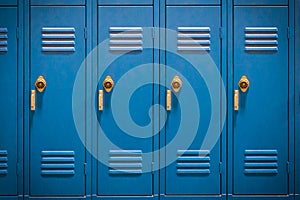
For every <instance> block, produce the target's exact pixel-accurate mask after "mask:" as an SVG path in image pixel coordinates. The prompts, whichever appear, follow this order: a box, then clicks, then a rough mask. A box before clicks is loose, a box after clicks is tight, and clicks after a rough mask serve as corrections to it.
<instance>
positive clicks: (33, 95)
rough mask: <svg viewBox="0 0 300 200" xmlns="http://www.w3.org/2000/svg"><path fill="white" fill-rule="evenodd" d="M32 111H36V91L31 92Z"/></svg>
mask: <svg viewBox="0 0 300 200" xmlns="http://www.w3.org/2000/svg"><path fill="white" fill-rule="evenodd" d="M30 109H31V110H35V90H31V105H30Z"/></svg>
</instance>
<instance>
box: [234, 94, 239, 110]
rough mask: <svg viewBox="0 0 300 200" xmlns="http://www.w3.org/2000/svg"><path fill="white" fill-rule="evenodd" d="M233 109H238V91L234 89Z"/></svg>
mask: <svg viewBox="0 0 300 200" xmlns="http://www.w3.org/2000/svg"><path fill="white" fill-rule="evenodd" d="M234 110H239V91H238V90H234Z"/></svg>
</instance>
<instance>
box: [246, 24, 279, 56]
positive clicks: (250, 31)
mask: <svg viewBox="0 0 300 200" xmlns="http://www.w3.org/2000/svg"><path fill="white" fill-rule="evenodd" d="M245 39H246V40H245V51H248V52H254V53H255V52H256V53H259V52H271V53H272V52H277V51H278V41H277V40H278V30H277V28H276V27H247V28H245Z"/></svg>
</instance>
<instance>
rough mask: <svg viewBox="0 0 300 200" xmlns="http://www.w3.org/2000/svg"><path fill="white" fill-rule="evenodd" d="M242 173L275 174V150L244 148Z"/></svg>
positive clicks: (276, 171) (276, 168) (276, 167)
mask: <svg viewBox="0 0 300 200" xmlns="http://www.w3.org/2000/svg"><path fill="white" fill-rule="evenodd" d="M244 170H245V171H244V173H245V174H252V175H255V174H257V175H260V174H277V173H278V164H277V150H246V151H245V164H244Z"/></svg>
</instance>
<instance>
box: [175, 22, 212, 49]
mask: <svg viewBox="0 0 300 200" xmlns="http://www.w3.org/2000/svg"><path fill="white" fill-rule="evenodd" d="M177 50H178V51H183V52H184V51H188V52H194V51H200V52H201V51H202V52H205V51H210V28H209V27H178V33H177Z"/></svg>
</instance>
